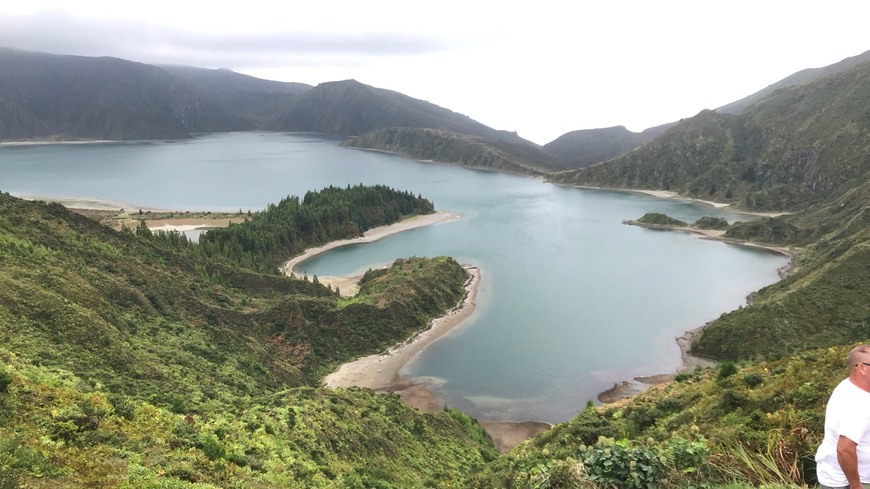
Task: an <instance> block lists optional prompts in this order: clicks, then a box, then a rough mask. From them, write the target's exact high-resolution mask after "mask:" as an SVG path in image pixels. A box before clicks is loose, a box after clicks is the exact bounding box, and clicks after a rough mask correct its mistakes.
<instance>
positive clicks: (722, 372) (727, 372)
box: [716, 360, 737, 380]
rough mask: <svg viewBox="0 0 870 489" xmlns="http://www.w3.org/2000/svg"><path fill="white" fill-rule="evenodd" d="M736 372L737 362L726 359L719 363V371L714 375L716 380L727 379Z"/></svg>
mask: <svg viewBox="0 0 870 489" xmlns="http://www.w3.org/2000/svg"><path fill="white" fill-rule="evenodd" d="M736 373H737V364H735V363H734V362H732V361H730V360H728V361H725V362H722V363H721V364H720V365H719V373H718V374H717V375H716V379H717V380H723V379H727V378H728V377H731V376H732V375H734V374H736Z"/></svg>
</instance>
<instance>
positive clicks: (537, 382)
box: [0, 133, 787, 422]
mask: <svg viewBox="0 0 870 489" xmlns="http://www.w3.org/2000/svg"><path fill="white" fill-rule="evenodd" d="M336 143H337V141H335V140H330V139H324V138H321V137H314V136H308V135H299V134H279V133H231V134H219V135H210V136H204V137H201V138H198V139H195V140H192V141H182V142H156V143H155V142H149V143H112V144H88V145H52V146H28V147H3V146H0V190H2V191H6V192H10V193H12V194H14V195H19V196H54V197H65V198H89V199H103V200H107V201H112V202H120V203H124V205H125V206H127V207H129V208H131V209H135V208H161V209H176V210H212V211H236V210H239V209H242V210H248V209H251V210H258V209H262V208H264V207H265V206H266V205H268V204H269V203H273V202H277V201H278V200H280V199H281V198H283V197H286V196H288V195H299V196H301V195H304V193H305V192H306V191H308V190H317V189H320V188H323V187H325V186H329V185H337V186H342V187H343V186H346V185H348V184H357V183H363V184H386V185H389V186H391V187H394V188H397V189H401V190H409V191H411V192H413V193H419V194H422V195H423V196H424V197H426V198H428V199H430V200H432V201H433V202H434V203H435V206H436V208H438V209H441V210H447V211H450V212H454V213H457V214H460V215H462V217H463V218H462V219H461V220H459V221H453V222H449V223H443V224H437V225H434V226H429V227H426V228H418V229H415V230H411V231H408V232H405V233H401V234H398V235H394V236H391V237H388V238H385V239H383V240H380V241H378V242H375V243H370V244H364V245H354V246H347V247H344V248H339V249H336V250H334V251H331V252H329V253H326V254H323V255H320V256H318V257H316V258H315V259H312V260H309V261H308V262H306V263H304V264H303V266H302V267H300V268H301V269H302V270H303V271H305V272H307V273H308V274H309V275H313V274H317V275H321V276H326V275H340V274H348V273H354V272H361V271H364V270H366V269H367V268H370V267H375V266H379V265H383V264H387V263H390V262H392V260H394V259H395V258H399V257H408V256H438V255H450V256H453V257H455V258H456V259H457V260H459V261H460V262H463V263H469V264H472V265H475V266H478V267H480V269H481V271H482V274H483V281H482V285H481V290H480V294H479V296H478V303H479V305H478V308H477V310H476V312H475V314H474V315H473V316H472V318H471V319H470V320H469V321H468V322H466V323H465V324H464V325H463V326H462V327H460V328H457V329H456V330H454V331H453V332H451V333H449V334H448V335H446V336H445V337H443V338H442V339H441V340H439V341H437V342H435V343H433V344H432V345H430V346H429V347H428V348H426V349H425V350H424V351H423V352H422V353H421V354H419V355H418V356H417V357H416V358H415V359H414V360H413V361H412V362H411V363H410V364H409V365H407V366H406V368H405V369H404V371H403V375H405V376H411V377H417V378H419V379H421V380H423V381H424V382H426V384H427V385H428V386H429V387H430V388H431V389H432V390H433V391H434V392H435V393H436V395H438V396H439V397H440V398H442V399H444V400H445V401H446V402H447V403H448V404H449V405H450V406H453V407H458V408H460V409H463V410H465V411H466V412H468V413H469V414H472V415H474V416H477V417H479V418H481V419H491V420H526V419H533V420H541V421H548V422H559V421H564V420H567V419H568V418H570V417H571V416H572V415H573V414H575V413H576V412H577V411H579V410H581V409H582V408H583V406H584V404H585V403H586V401H587V400H589V399H595V397H596V396H597V394H598V393H599V392H601V391H603V390H605V389H607V388H609V387H611V386H612V385H613V383H614V382H616V381H619V380H625V379H630V378H633V377H636V376H639V375H650V374H658V373H667V372H673V371H675V370H676V369H677V368H678V367H679V365H680V352H679V348H678V347H677V345H676V343H675V341H674V338H675V337H676V336H679V335H681V334H682V333H683V332H685V331H686V330H689V329H693V328H696V327H698V326H700V325H702V324H704V323H705V322H707V321H710V320H712V319H715V318H716V317H718V316H719V315H720V314H722V313H723V312H726V311H730V310H733V309H735V308H737V307H740V306H741V305H743V304H745V298H746V296H747V294H749V293H750V292H752V291H754V290H757V289H759V288H761V287H763V286H765V285H768V284H770V283H773V282H775V281H776V280H777V279H778V277H777V272H776V270H777V268H779V267H781V266H783V265H785V264H786V261H787V260H786V258H785V257H782V256H779V255H775V254H771V253H768V252H763V251H756V250H749V249H745V248H741V247H737V246H732V245H727V244H724V243H720V242H714V241H709V240H703V239H699V238H697V237H696V236H693V235H689V234H684V233H679V232H664V231H654V230H649V229H643V228H639V227H635V226H625V225H623V224H621V222H622V220H624V219H632V218H636V217H640V216H641V215H643V214H644V213H645V212H651V211H655V212H663V213H666V214H669V215H671V216H674V217H676V218H679V219H682V220H685V221H694V220H695V219H697V218H698V217H701V216H704V215H715V216H722V217H725V218H726V219H728V220H729V221H734V220H737V219H745V217H744V216H740V215H738V214H732V213H728V212H723V211H721V210H716V209H714V208H712V207H709V206H706V205H704V204H696V203H690V202H685V201H679V200H667V199H656V198H653V197H648V196H645V195H642V194H637V193H632V192H619V191H606V190H589V189H575V188H564V187H559V186H555V185H551V184H548V183H544V182H541V181H539V180H534V179H530V178H524V177H518V176H514V175H506V174H501V173H492V172H484V171H475V170H468V169H463V168H459V167H455V166H449V165H442V164H437V163H423V162H417V161H412V160H408V159H405V158H402V157H398V156H393V155H387V154H382V153H376V152H365V151H356V150H350V149H345V148H341V147H338V146H337V145H336Z"/></svg>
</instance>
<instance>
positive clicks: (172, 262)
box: [0, 195, 495, 487]
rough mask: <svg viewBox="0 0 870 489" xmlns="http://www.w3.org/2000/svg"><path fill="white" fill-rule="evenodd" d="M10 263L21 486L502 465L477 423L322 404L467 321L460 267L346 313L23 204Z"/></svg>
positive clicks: (14, 466)
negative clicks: (346, 365)
mask: <svg viewBox="0 0 870 489" xmlns="http://www.w3.org/2000/svg"><path fill="white" fill-rule="evenodd" d="M303 205H304V204H303ZM0 250H2V253H0V264H2V267H0V270H2V271H0V340H2V341H0V407H2V409H0V481H2V482H3V487H18V486H19V485H21V486H27V487H94V486H99V487H154V486H160V485H162V486H165V487H186V486H188V485H189V484H193V483H201V484H205V485H204V486H199V487H218V486H223V485H225V484H234V485H238V484H243V485H245V486H247V487H279V486H280V487H319V486H320V487H333V486H335V485H345V486H350V487H353V486H360V487H370V486H372V485H382V486H393V487H414V486H418V485H420V484H421V483H423V482H424V481H429V483H430V484H432V483H439V484H441V483H445V482H447V481H456V480H461V479H462V478H463V477H464V476H465V474H467V473H469V472H470V471H472V470H473V469H474V468H475V467H479V466H480V465H481V464H482V463H483V462H484V461H485V460H488V459H491V458H493V457H494V456H495V453H494V448H493V446H492V444H491V442H490V441H489V439H488V438H487V437H486V435H485V434H484V432H483V430H482V429H481V428H480V426H479V425H478V424H477V423H476V422H475V421H473V420H471V419H470V418H468V417H467V416H465V415H463V414H462V413H459V412H456V411H451V410H447V411H445V412H443V413H435V414H424V413H420V412H417V411H415V410H414V409H412V408H410V407H408V406H406V405H405V404H404V403H403V402H401V401H400V400H399V398H398V397H396V396H385V395H376V394H374V393H371V392H368V391H363V390H358V389H351V390H341V391H334V390H327V389H325V388H320V387H318V385H319V382H320V378H321V376H322V375H323V374H325V373H327V372H329V371H331V370H332V369H333V368H335V367H336V366H337V365H338V364H340V363H343V362H345V361H348V360H350V359H352V358H356V357H358V356H361V355H366V354H372V353H376V352H378V351H381V350H383V349H385V348H387V347H389V346H391V345H393V344H396V343H398V342H401V341H404V340H405V339H406V338H408V337H409V336H411V335H413V334H415V332H417V331H420V330H421V329H424V328H425V327H426V326H427V325H428V323H429V321H430V319H431V318H433V317H435V316H439V315H442V314H443V313H444V312H445V311H447V310H448V309H450V308H452V307H454V306H455V305H456V303H457V302H459V300H460V299H461V298H462V297H463V295H464V293H465V291H464V283H465V281H466V279H467V275H466V272H465V270H464V269H463V268H462V267H461V266H460V265H459V264H458V263H456V262H455V261H454V260H452V259H449V258H433V259H422V258H412V259H406V260H399V261H397V262H396V263H395V264H394V265H393V266H392V267H391V268H389V269H386V270H381V271H378V272H377V273H374V272H373V274H372V275H367V276H366V277H365V278H364V279H363V281H362V284H361V287H360V292H359V294H358V295H357V297H356V298H355V300H354V301H351V302H348V301H345V300H342V299H341V298H340V297H339V296H338V295H337V294H336V293H334V292H333V291H330V290H329V289H327V288H326V287H323V286H321V285H318V284H315V283H311V282H309V281H306V280H300V279H292V278H287V277H278V276H274V275H263V274H258V273H256V272H254V271H252V270H250V269H247V268H242V267H239V266H237V265H233V264H228V263H221V262H220V261H215V260H213V259H207V258H206V257H205V256H203V255H202V254H201V253H199V252H196V251H194V250H192V249H191V248H190V246H189V245H184V244H180V243H179V242H177V241H174V240H173V239H172V238H171V237H169V236H166V235H163V236H161V235H152V234H148V233H144V232H135V231H133V230H127V231H121V232H118V231H114V230H112V229H109V228H107V227H104V226H102V225H100V224H97V223H96V222H95V221H92V220H90V219H88V218H85V217H83V216H80V215H78V214H74V213H72V212H70V211H68V210H67V209H65V208H64V207H62V206H60V205H58V204H45V203H41V202H28V201H23V200H19V199H16V198H14V197H11V196H8V195H0ZM191 487H193V486H191Z"/></svg>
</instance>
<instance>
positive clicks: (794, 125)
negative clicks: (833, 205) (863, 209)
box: [553, 63, 870, 211]
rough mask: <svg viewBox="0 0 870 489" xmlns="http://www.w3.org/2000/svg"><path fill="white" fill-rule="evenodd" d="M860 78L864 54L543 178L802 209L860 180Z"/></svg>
mask: <svg viewBox="0 0 870 489" xmlns="http://www.w3.org/2000/svg"><path fill="white" fill-rule="evenodd" d="M868 79H870V63H864V64H861V65H858V66H856V67H854V68H852V69H850V70H847V71H844V72H842V73H839V74H837V75H834V76H830V77H827V78H822V79H820V80H817V81H814V82H812V83H808V84H804V85H800V86H797V87H793V88H788V89H784V90H781V91H778V92H776V93H775V94H773V95H771V96H770V97H768V98H766V99H764V100H763V101H761V102H758V103H756V104H755V105H753V106H752V107H751V108H749V109H747V110H746V111H744V112H743V113H742V114H740V115H732V114H720V113H717V112H713V111H709V110H707V111H703V112H701V113H700V114H698V115H697V116H695V117H692V118H690V119H686V120H684V121H682V122H681V123H679V124H677V125H676V126H674V127H672V128H671V129H669V130H668V131H667V132H666V133H665V134H664V135H663V136H661V137H659V138H656V139H655V140H653V141H651V142H650V143H647V144H646V145H644V146H642V147H640V148H638V149H637V150H635V151H632V152H631V153H629V154H625V155H623V156H620V157H618V158H615V159H613V160H611V161H608V162H607V163H606V164H601V165H596V166H592V167H589V168H585V169H581V170H576V171H569V172H563V173H561V174H559V175H557V176H554V177H553V180H554V181H556V182H559V183H565V184H576V185H594V186H605V187H624V188H643V189H660V190H671V191H674V192H678V193H680V194H681V195H684V196H687V197H693V198H699V199H706V200H715V201H718V202H728V203H733V204H736V205H737V206H739V207H741V208H743V209H747V210H768V211H796V210H802V209H805V208H807V207H809V206H811V205H814V204H818V203H822V202H826V201H830V200H832V199H836V198H837V197H839V196H841V195H842V194H843V192H846V191H848V190H849V189H851V188H854V187H855V186H857V185H859V184H861V183H862V182H865V181H866V180H867V179H868V175H870V165H868V161H867V154H868V153H870V137H868V135H867V127H870V115H868V113H867V112H866V110H864V107H866V106H867V105H868V103H870V84H868V81H867V80H868Z"/></svg>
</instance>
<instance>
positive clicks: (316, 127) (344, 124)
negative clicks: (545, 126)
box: [266, 80, 532, 144]
mask: <svg viewBox="0 0 870 489" xmlns="http://www.w3.org/2000/svg"><path fill="white" fill-rule="evenodd" d="M388 127H416V128H430V129H444V130H448V131H453V132H457V133H462V134H470V135H474V136H483V137H487V138H491V139H499V140H505V141H511V142H523V141H524V140H522V139H521V138H520V137H519V136H517V135H516V134H514V133H509V132H505V131H498V130H495V129H493V128H491V127H488V126H485V125H483V124H480V123H479V122H476V121H474V120H472V119H471V118H469V117H468V116H465V115H462V114H458V113H456V112H453V111H451V110H447V109H444V108H442V107H439V106H437V105H435V104H431V103H429V102H426V101H423V100H418V99H414V98H411V97H408V96H407V95H403V94H401V93H398V92H394V91H391V90H384V89H381V88H375V87H371V86H368V85H364V84H362V83H360V82H358V81H356V80H344V81H337V82H328V83H321V84H320V85H317V86H316V87H314V88H313V89H311V90H309V91H308V92H306V93H304V94H302V95H300V96H299V97H297V98H296V100H294V101H293V103H292V105H291V107H290V109H289V110H287V111H286V112H285V113H284V114H282V115H281V116H279V117H278V118H276V119H275V120H274V121H272V122H271V123H269V124H267V125H266V128H267V129H270V130H275V131H298V132H318V133H324V134H335V135H340V136H357V135H360V134H364V133H367V132H369V131H373V130H376V129H383V128H388ZM528 144H532V143H528Z"/></svg>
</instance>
